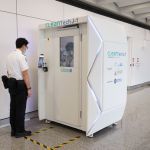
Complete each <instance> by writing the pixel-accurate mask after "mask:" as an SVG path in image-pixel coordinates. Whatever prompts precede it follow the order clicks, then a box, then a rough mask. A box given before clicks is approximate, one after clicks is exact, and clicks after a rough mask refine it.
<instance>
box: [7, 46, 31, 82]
mask: <svg viewBox="0 0 150 150" xmlns="http://www.w3.org/2000/svg"><path fill="white" fill-rule="evenodd" d="M6 66H7V72H8V77H9V78H10V77H11V78H15V79H16V80H23V76H22V71H25V70H28V69H29V66H28V63H27V61H26V56H24V55H23V54H22V52H21V50H19V49H16V50H15V51H13V52H11V53H10V54H9V55H8V57H7V63H6Z"/></svg>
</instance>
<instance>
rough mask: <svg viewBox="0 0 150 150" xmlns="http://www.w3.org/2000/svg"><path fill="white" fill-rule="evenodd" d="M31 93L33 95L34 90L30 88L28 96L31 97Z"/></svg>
mask: <svg viewBox="0 0 150 150" xmlns="http://www.w3.org/2000/svg"><path fill="white" fill-rule="evenodd" d="M31 95H32V91H31V89H29V90H28V97H31Z"/></svg>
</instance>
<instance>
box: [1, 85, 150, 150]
mask: <svg viewBox="0 0 150 150" xmlns="http://www.w3.org/2000/svg"><path fill="white" fill-rule="evenodd" d="M26 124H27V128H28V129H31V130H32V131H37V130H39V129H43V128H48V127H50V126H53V127H54V128H52V129H47V130H46V131H42V132H41V133H38V134H35V135H33V136H32V137H31V138H32V139H34V140H37V141H39V142H41V143H43V144H45V145H47V146H50V147H53V146H57V145H59V144H61V143H63V142H67V141H68V140H69V139H71V138H74V137H76V136H81V137H80V138H79V139H77V140H75V141H73V142H70V143H69V144H66V145H64V146H63V147H61V148H58V150H59V149H60V150H61V149H62V150H150V87H145V88H141V89H138V90H132V91H130V92H128V103H127V107H126V111H125V115H124V117H123V120H122V121H121V122H119V124H118V125H117V126H116V127H114V128H111V127H108V128H106V129H104V130H102V131H100V132H98V133H96V134H95V135H94V138H88V137H86V136H85V133H83V132H81V131H79V130H74V129H71V128H67V127H64V126H61V125H59V124H44V123H42V122H39V121H38V119H32V120H30V121H28V122H26ZM40 149H42V148H41V147H40V146H39V145H36V144H34V143H32V142H31V141H28V140H26V139H24V138H20V139H16V138H12V137H10V127H5V128H1V129H0V150H40Z"/></svg>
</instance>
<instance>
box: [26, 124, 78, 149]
mask: <svg viewBox="0 0 150 150" xmlns="http://www.w3.org/2000/svg"><path fill="white" fill-rule="evenodd" d="M51 128H54V127H49V128H44V129H40V130H38V131H36V132H34V133H33V134H32V135H35V134H38V133H41V132H43V131H47V130H48V129H51ZM24 138H25V139H26V140H28V141H31V142H32V143H33V144H35V145H39V146H40V147H41V148H44V149H47V150H56V149H58V148H61V147H63V146H64V145H67V144H69V143H71V142H73V141H75V140H77V139H79V138H80V136H76V137H74V138H71V139H69V140H68V141H66V142H64V143H61V144H59V145H57V146H53V147H49V146H47V145H45V144H42V143H40V142H39V141H37V140H34V139H32V138H31V136H26V137H24Z"/></svg>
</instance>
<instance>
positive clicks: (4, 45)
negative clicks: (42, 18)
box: [0, 12, 17, 119]
mask: <svg viewBox="0 0 150 150" xmlns="http://www.w3.org/2000/svg"><path fill="white" fill-rule="evenodd" d="M0 20H3V21H1V23H0V33H1V34H0V39H1V40H0V52H1V54H0V70H1V71H0V76H1V75H3V74H6V66H5V63H6V58H7V55H8V54H9V53H10V52H11V51H13V50H15V40H16V37H17V35H16V15H12V14H6V13H2V12H0ZM10 22H11V24H10ZM9 103H10V98H9V94H8V90H5V89H4V87H3V84H2V82H0V119H3V118H7V117H9Z"/></svg>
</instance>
